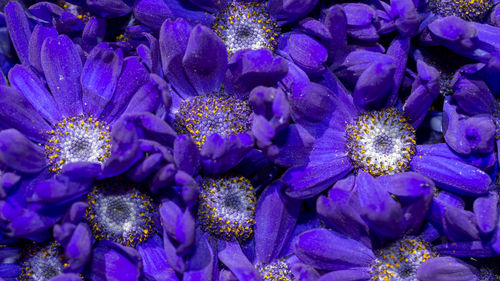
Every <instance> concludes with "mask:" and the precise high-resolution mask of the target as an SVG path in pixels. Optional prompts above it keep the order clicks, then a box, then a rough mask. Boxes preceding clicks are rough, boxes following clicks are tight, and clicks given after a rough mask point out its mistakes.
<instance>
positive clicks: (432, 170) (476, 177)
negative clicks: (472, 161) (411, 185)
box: [410, 154, 491, 195]
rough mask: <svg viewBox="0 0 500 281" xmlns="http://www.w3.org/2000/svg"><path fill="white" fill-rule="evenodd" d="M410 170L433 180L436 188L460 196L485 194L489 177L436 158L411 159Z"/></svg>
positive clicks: (457, 162) (460, 164)
mask: <svg viewBox="0 0 500 281" xmlns="http://www.w3.org/2000/svg"><path fill="white" fill-rule="evenodd" d="M410 165H411V169H412V170H413V171H416V172H419V173H421V174H423V175H424V176H427V177H429V178H431V179H433V180H434V182H435V183H436V184H437V186H439V187H442V188H445V189H448V190H450V191H452V192H458V193H462V194H476V195H477V194H485V193H487V192H488V188H489V185H490V183H491V179H490V177H489V176H488V175H487V174H486V173H485V172H483V171H481V170H480V169H478V168H476V167H473V166H469V165H467V164H464V163H462V162H459V161H456V160H451V159H446V158H443V157H437V156H421V157H420V156H419V155H418V154H417V155H416V156H415V157H413V159H412V161H411V162H410Z"/></svg>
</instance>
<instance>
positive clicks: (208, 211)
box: [198, 177, 256, 240]
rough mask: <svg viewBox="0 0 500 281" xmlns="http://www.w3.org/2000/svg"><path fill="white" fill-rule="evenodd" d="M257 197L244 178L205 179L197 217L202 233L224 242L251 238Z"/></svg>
mask: <svg viewBox="0 0 500 281" xmlns="http://www.w3.org/2000/svg"><path fill="white" fill-rule="evenodd" d="M255 207H256V198H255V192H254V191H253V187H252V184H251V183H250V181H249V180H248V179H246V178H244V177H239V178H238V177H230V178H217V179H214V178H206V179H204V180H203V182H202V184H201V191H200V203H199V207H198V216H199V218H200V221H201V224H202V227H203V228H204V229H205V231H208V232H210V233H212V234H213V235H214V236H217V237H221V238H223V239H226V240H236V239H238V240H245V239H248V238H250V236H251V235H252V233H253V225H254V224H255V220H254V217H255Z"/></svg>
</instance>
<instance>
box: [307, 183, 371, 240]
mask: <svg viewBox="0 0 500 281" xmlns="http://www.w3.org/2000/svg"><path fill="white" fill-rule="evenodd" d="M343 181H350V182H351V184H352V185H354V177H348V178H347V179H343V180H340V181H338V182H337V184H335V186H334V187H333V188H332V189H330V191H329V192H328V197H325V196H320V197H319V198H318V200H317V201H316V209H317V212H318V216H319V217H320V218H321V219H322V220H323V221H324V222H325V224H326V225H328V226H329V227H331V228H332V229H335V230H336V231H338V232H339V233H340V234H343V235H346V236H348V237H351V238H353V239H356V240H358V241H360V242H361V243H363V244H365V245H366V246H368V247H369V246H371V242H370V234H369V231H370V228H369V227H368V225H367V224H366V223H365V222H364V220H363V219H362V218H361V206H360V204H359V198H358V195H357V192H350V191H347V190H344V189H341V188H339V187H338V185H340V184H343Z"/></svg>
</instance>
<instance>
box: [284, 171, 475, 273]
mask: <svg viewBox="0 0 500 281" xmlns="http://www.w3.org/2000/svg"><path fill="white" fill-rule="evenodd" d="M409 174H410V173H409ZM360 177H363V178H364V179H369V178H370V176H369V175H367V174H366V173H364V174H362V175H361V176H358V177H357V178H356V182H355V183H354V188H353V187H352V185H353V183H352V181H350V180H348V179H347V180H342V181H339V182H338V183H337V185H336V187H335V188H334V189H332V190H330V192H329V196H328V198H327V197H320V198H319V199H318V202H317V206H318V211H319V212H320V217H321V218H322V219H323V220H324V222H325V225H326V226H328V227H331V228H332V229H331V230H329V229H324V228H315V229H312V230H309V231H306V232H304V233H302V234H300V235H299V236H298V238H297V239H296V240H295V243H294V245H293V248H294V251H295V254H296V255H297V257H298V258H299V259H300V260H302V261H303V262H304V263H305V264H308V265H310V266H313V267H315V268H317V269H320V270H323V271H326V272H327V273H326V274H324V275H323V276H322V277H321V278H320V279H319V280H378V281H396V280H398V281H401V280H408V281H409V280H435V279H433V278H436V276H439V277H440V278H443V280H464V281H465V280H476V279H474V278H476V273H477V271H476V270H475V268H473V267H472V266H470V265H468V264H466V263H464V262H462V261H461V260H459V259H457V258H452V257H447V256H442V257H440V256H439V255H440V254H441V253H440V252H438V251H437V250H436V249H434V247H433V246H432V245H431V244H430V242H431V241H433V240H434V239H435V238H436V236H435V235H434V231H432V229H431V231H428V228H424V230H423V231H422V232H420V231H419V229H420V226H421V223H422V218H423V216H425V214H426V213H427V211H428V210H429V205H428V204H427V205H425V204H424V205H421V204H418V203H417V204H415V201H414V202H413V203H410V205H408V206H406V210H405V212H406V213H407V214H403V213H399V214H396V213H394V212H391V211H387V212H386V211H383V210H382V209H379V210H380V211H377V208H384V207H382V205H380V203H381V202H385V203H384V205H385V206H386V208H388V209H393V208H394V207H391V205H394V204H395V203H394V202H395V201H394V202H393V203H391V204H389V203H390V200H394V198H391V197H390V196H389V193H386V191H381V190H380V189H383V185H380V183H384V182H385V181H386V180H389V181H391V180H394V178H392V179H391V178H390V177H385V179H382V177H379V178H377V179H374V180H373V181H372V182H371V184H372V187H373V188H374V189H377V190H378V191H375V193H377V194H376V195H375V194H372V195H371V196H367V195H366V194H363V190H362V189H364V188H366V187H363V184H362V183H358V181H364V180H362V179H359V178H360ZM397 177H398V178H399V180H396V182H399V183H400V184H395V182H393V183H390V182H386V188H387V191H388V192H390V193H391V194H393V195H394V196H396V197H397V198H398V201H399V202H401V204H403V205H404V204H406V203H403V202H411V201H408V200H407V199H409V198H413V199H417V198H420V199H418V200H422V199H424V198H426V197H427V198H429V196H428V195H429V194H430V191H432V185H431V184H432V182H431V181H430V180H429V179H425V177H422V176H420V175H414V176H413V180H411V181H408V182H405V183H406V184H403V182H401V181H400V180H401V179H405V178H406V179H410V178H411V177H412V176H409V175H408V177H405V176H403V175H402V174H401V175H400V176H397ZM351 178H354V177H351ZM377 182H378V183H379V184H377ZM419 182H420V183H423V182H428V183H429V182H430V183H431V184H428V186H423V185H422V184H419ZM383 194H385V197H386V199H385V200H383V197H384V196H382V195H383ZM418 200H417V201H418ZM370 201H371V203H369V202H370ZM376 201H378V202H379V203H375V202H376ZM423 201H428V200H425V199H424V200H423ZM397 204H400V203H397ZM412 204H414V205H413V206H411V205H412ZM377 205H378V206H379V207H376V206H377ZM374 207H375V208H374ZM412 209H413V210H412ZM418 212H420V213H421V214H422V215H421V216H418V215H417V216H415V217H412V215H408V214H410V213H415V214H417V213H418ZM376 213H380V215H381V216H378V215H375V214H376ZM391 213H392V214H393V215H391ZM384 215H385V216H384ZM376 216H378V217H379V218H378V220H376V221H378V223H379V225H377V224H374V220H373V218H374V217H376ZM389 216H392V217H390V218H389ZM413 219H415V220H413ZM390 223H392V225H390ZM384 224H386V225H385V226H383V227H382V229H385V230H386V231H388V232H391V231H392V232H395V233H397V234H396V236H395V237H393V239H394V238H395V239H397V240H393V239H391V240H384V239H383V238H382V236H379V235H378V234H377V235H375V233H373V232H372V231H375V232H377V233H380V232H379V231H378V230H377V227H379V226H382V225H384ZM401 226H403V227H407V226H411V227H409V228H407V232H406V234H402V233H401V232H400V231H399V230H398V229H399V228H400V227H401ZM415 235H417V236H415ZM385 237H387V236H385ZM469 252H471V250H469Z"/></svg>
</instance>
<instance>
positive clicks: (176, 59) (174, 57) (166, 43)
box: [159, 18, 196, 98]
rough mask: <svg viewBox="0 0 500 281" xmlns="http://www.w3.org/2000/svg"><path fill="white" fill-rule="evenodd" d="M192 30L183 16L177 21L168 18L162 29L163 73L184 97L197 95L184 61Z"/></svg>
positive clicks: (160, 41)
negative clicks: (185, 69)
mask: <svg viewBox="0 0 500 281" xmlns="http://www.w3.org/2000/svg"><path fill="white" fill-rule="evenodd" d="M191 30H192V28H191V26H190V25H189V24H188V23H187V22H186V21H185V20H184V19H183V18H178V19H176V20H175V21H171V20H166V21H165V22H164V23H163V25H162V26H161V29H160V40H159V43H160V53H161V62H162V66H163V73H164V74H165V77H166V78H167V79H168V81H170V83H171V84H172V87H173V88H174V89H175V90H176V91H177V93H178V94H179V95H180V96H181V97H184V98H186V97H189V96H194V95H196V91H195V89H194V88H193V86H192V85H191V84H190V83H189V80H188V77H187V76H186V73H185V72H184V67H183V63H182V61H183V57H184V53H185V52H186V47H187V44H188V40H189V38H190V34H191ZM193 44H194V43H193Z"/></svg>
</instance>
